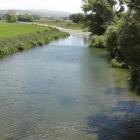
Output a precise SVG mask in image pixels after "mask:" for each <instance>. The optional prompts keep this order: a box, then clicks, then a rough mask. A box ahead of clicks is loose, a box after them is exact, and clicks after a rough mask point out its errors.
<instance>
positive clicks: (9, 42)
mask: <svg viewBox="0 0 140 140" xmlns="http://www.w3.org/2000/svg"><path fill="white" fill-rule="evenodd" d="M68 35H69V34H68V33H64V32H60V31H59V30H57V29H55V28H51V27H45V28H44V30H40V31H36V32H33V33H26V34H21V35H17V36H11V37H4V38H1V39H0V56H4V55H7V54H11V53H15V52H17V51H22V50H24V49H29V48H32V47H36V46H42V45H43V44H47V43H49V42H50V41H52V40H56V39H59V38H64V37H67V36H68Z"/></svg>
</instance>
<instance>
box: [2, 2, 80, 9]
mask: <svg viewBox="0 0 140 140" xmlns="http://www.w3.org/2000/svg"><path fill="white" fill-rule="evenodd" d="M81 1H82V0H0V9H50V10H61V11H68V12H80V11H81V4H82V2H81Z"/></svg>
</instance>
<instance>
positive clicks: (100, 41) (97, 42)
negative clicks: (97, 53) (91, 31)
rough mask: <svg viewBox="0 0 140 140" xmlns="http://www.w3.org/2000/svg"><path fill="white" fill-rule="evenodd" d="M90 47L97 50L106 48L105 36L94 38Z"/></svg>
mask: <svg viewBox="0 0 140 140" xmlns="http://www.w3.org/2000/svg"><path fill="white" fill-rule="evenodd" d="M90 47H95V48H104V47H105V41H104V36H103V35H102V36H97V35H96V36H93V38H92V39H91V42H90Z"/></svg>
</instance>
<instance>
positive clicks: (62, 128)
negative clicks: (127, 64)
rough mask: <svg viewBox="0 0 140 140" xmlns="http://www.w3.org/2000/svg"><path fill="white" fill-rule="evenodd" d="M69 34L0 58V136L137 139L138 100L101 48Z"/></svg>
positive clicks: (16, 139) (6, 139)
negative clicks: (91, 45) (90, 46)
mask: <svg viewBox="0 0 140 140" xmlns="http://www.w3.org/2000/svg"><path fill="white" fill-rule="evenodd" d="M87 43H88V38H87V37H86V36H83V35H81V34H80V35H72V36H70V37H69V38H67V39H62V40H59V41H55V42H53V43H51V44H49V45H45V46H43V47H40V48H34V49H31V50H28V51H25V52H20V53H17V54H14V55H11V56H8V57H5V58H4V59H1V60H0V140H138V139H139V136H140V117H139V115H140V100H139V97H137V96H136V95H134V93H132V92H131V91H130V90H129V88H128V83H127V78H128V77H127V76H128V74H127V72H126V71H125V70H121V69H113V68H111V66H110V64H109V63H108V61H107V59H106V57H107V52H106V51H105V50H98V49H90V48H88V47H87V45H88V44H87Z"/></svg>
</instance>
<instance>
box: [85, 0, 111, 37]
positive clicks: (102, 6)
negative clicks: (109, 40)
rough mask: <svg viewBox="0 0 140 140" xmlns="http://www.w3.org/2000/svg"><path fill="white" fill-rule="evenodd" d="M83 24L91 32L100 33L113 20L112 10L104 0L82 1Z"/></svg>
mask: <svg viewBox="0 0 140 140" xmlns="http://www.w3.org/2000/svg"><path fill="white" fill-rule="evenodd" d="M83 10H84V12H85V13H86V15H85V25H86V26H88V27H89V29H90V31H91V32H92V33H93V34H97V35H102V34H104V33H105V31H106V29H107V27H108V26H109V25H110V23H111V22H112V21H113V15H114V13H113V10H112V7H111V6H110V4H109V3H108V2H107V1H105V0H88V1H84V2H83Z"/></svg>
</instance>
